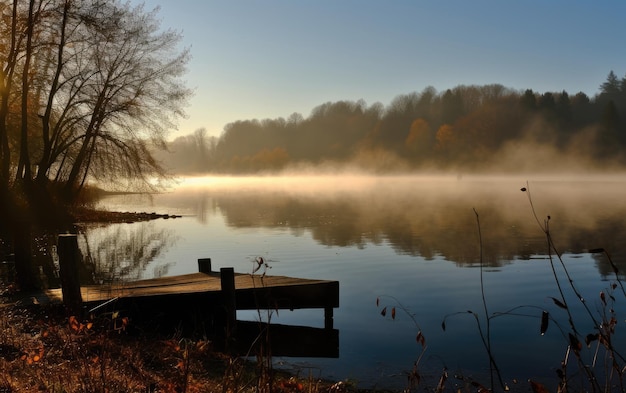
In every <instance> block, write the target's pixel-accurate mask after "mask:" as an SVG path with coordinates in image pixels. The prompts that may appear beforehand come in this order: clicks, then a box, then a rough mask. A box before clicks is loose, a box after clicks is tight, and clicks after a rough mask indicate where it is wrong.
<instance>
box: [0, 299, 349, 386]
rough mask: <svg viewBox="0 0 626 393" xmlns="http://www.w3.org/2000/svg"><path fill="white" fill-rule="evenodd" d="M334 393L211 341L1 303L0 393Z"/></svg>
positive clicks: (111, 320) (112, 317)
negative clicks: (263, 366) (270, 370)
mask: <svg viewBox="0 0 626 393" xmlns="http://www.w3.org/2000/svg"><path fill="white" fill-rule="evenodd" d="M331 391H332V392H341V391H344V392H345V391H348V388H347V385H345V384H334V385H333V384H331V383H325V382H322V381H319V380H313V379H308V380H307V379H296V378H294V377H292V376H289V375H286V374H279V373H274V374H273V375H272V378H271V379H268V378H267V372H262V370H259V369H258V367H255V365H254V364H252V363H248V362H245V361H243V360H241V359H239V358H235V357H228V356H226V355H224V354H221V353H218V352H216V351H214V350H213V349H212V346H211V343H210V342H208V341H203V340H196V341H192V340H189V339H185V338H181V337H176V336H175V335H174V336H173V337H172V336H170V337H163V336H160V335H159V334H157V333H146V332H144V331H141V330H139V329H138V328H136V327H133V326H132V322H129V321H128V320H127V319H124V318H119V317H118V316H117V315H115V314H107V315H103V316H100V317H98V318H96V319H93V320H83V321H79V320H77V319H76V318H73V317H70V318H67V317H66V316H65V315H64V312H63V309H61V308H59V307H51V306H45V307H44V306H31V307H29V308H24V307H16V306H15V305H14V304H13V303H11V302H9V301H7V298H6V297H4V298H3V304H2V305H0V393H4V392H55V393H56V392H58V393H66V392H67V393H71V392H103V393H104V392H284V393H287V392H331Z"/></svg>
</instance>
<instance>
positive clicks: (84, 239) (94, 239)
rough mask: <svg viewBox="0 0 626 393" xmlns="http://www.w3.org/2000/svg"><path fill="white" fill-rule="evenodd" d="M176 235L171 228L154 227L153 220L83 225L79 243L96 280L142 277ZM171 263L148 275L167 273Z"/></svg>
mask: <svg viewBox="0 0 626 393" xmlns="http://www.w3.org/2000/svg"><path fill="white" fill-rule="evenodd" d="M176 241H177V239H176V237H175V236H174V234H173V231H172V230H171V229H158V230H157V229H155V225H154V223H153V222H138V223H133V224H112V225H107V226H83V227H82V228H81V230H80V236H79V247H80V249H81V252H82V254H83V260H84V262H85V266H86V268H87V269H88V270H89V271H90V273H91V278H92V280H93V282H95V283H108V282H113V281H132V280H138V279H141V278H142V276H143V273H144V271H145V270H146V269H147V268H148V267H149V265H150V264H151V263H152V262H153V261H154V260H155V259H157V258H158V257H159V256H160V255H162V254H164V253H165V252H166V251H167V250H168V249H169V248H170V247H171V246H173V245H174V244H175V243H176ZM170 266H171V263H166V264H159V265H157V266H155V267H154V271H153V272H152V275H151V277H160V276H164V275H167V272H168V270H169V268H170Z"/></svg>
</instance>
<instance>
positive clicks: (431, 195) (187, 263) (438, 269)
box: [85, 174, 626, 387]
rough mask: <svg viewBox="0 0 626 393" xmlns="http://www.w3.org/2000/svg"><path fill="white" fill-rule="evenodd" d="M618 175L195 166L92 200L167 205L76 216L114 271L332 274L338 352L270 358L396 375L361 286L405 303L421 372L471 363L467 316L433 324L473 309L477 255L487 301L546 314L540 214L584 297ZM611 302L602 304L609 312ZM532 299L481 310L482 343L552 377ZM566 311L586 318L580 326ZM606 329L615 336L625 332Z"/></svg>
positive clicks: (607, 238)
mask: <svg viewBox="0 0 626 393" xmlns="http://www.w3.org/2000/svg"><path fill="white" fill-rule="evenodd" d="M625 186H626V176H623V175H604V176H596V175H594V176H591V175H589V176H575V175H567V176H565V175H558V176H557V175H543V176H516V177H513V176H477V175H442V176H409V175H406V176H404V175H398V176H366V175H360V174H352V175H344V176H338V175H330V174H324V175H321V174H308V175H300V176H259V177H215V176H211V177H196V178H186V179H184V180H181V181H180V183H179V184H178V185H177V187H176V188H174V189H172V190H171V191H169V192H165V193H162V194H156V195H151V196H140V195H119V196H111V197H108V198H106V199H104V200H102V201H101V202H100V203H101V206H105V207H107V208H109V209H112V210H127V211H155V212H158V213H168V214H180V215H182V216H183V217H182V218H178V219H174V220H156V221H151V222H147V223H134V224H118V225H113V226H108V227H105V228H102V227H98V228H91V229H89V228H87V229H86V231H85V239H87V241H89V242H91V243H90V244H91V245H90V249H92V250H96V249H99V250H100V251H101V252H102V251H103V250H111V251H110V252H103V255H107V258H108V259H106V258H105V259H106V260H107V261H111V260H117V261H118V266H117V267H113V268H112V269H111V270H109V273H110V272H115V274H117V275H123V272H128V273H131V274H130V276H129V277H130V278H148V277H153V276H163V275H176V274H184V273H191V272H195V271H196V270H197V266H196V260H197V259H198V258H205V257H210V258H212V260H213V264H214V266H215V268H219V267H223V266H233V267H234V268H235V270H236V271H238V272H250V271H251V268H252V264H251V261H252V260H253V258H254V257H255V256H258V255H261V256H264V257H265V258H266V259H267V260H269V261H270V265H271V269H270V270H269V271H268V274H274V275H287V276H292V277H302V278H318V279H332V280H338V281H339V282H340V297H341V299H340V307H339V309H337V310H335V327H336V328H337V329H339V331H340V357H339V359H323V360H320V359H315V360H314V359H277V361H279V363H281V364H282V365H283V366H284V367H287V368H292V369H294V370H296V371H298V370H315V371H314V372H315V373H320V375H322V376H324V377H329V378H337V379H345V378H354V379H356V380H358V381H359V383H360V384H361V385H360V386H368V387H371V386H387V385H391V386H395V387H401V386H402V385H403V384H404V382H405V381H406V379H405V377H404V376H403V373H404V372H406V371H407V369H409V370H410V368H411V366H412V363H413V361H415V356H416V355H415V354H416V347H415V344H414V343H415V326H414V325H413V324H412V322H411V321H410V320H409V318H407V317H406V316H402V315H401V314H398V320H397V321H391V320H390V319H389V317H387V318H383V317H382V316H381V315H380V309H377V308H376V306H375V299H376V298H377V297H381V299H383V302H386V303H385V304H390V305H394V304H395V303H394V302H393V301H392V300H391V297H393V298H395V299H397V300H398V301H400V302H401V303H402V305H403V306H404V307H406V308H407V310H410V312H412V313H414V315H415V317H416V319H417V320H418V322H419V324H420V327H421V328H422V330H423V332H424V335H425V336H426V337H427V339H428V342H429V349H428V356H427V357H426V358H425V359H424V361H423V368H424V370H426V371H428V372H430V373H432V374H433V375H437V373H438V372H440V367H441V365H442V364H443V363H445V364H446V365H447V366H448V367H449V368H451V369H455V370H456V371H459V372H461V371H463V372H465V373H474V374H475V375H483V376H484V373H485V367H488V363H487V364H486V363H485V354H484V349H483V348H482V347H481V345H480V339H479V337H478V336H477V335H476V325H475V323H474V322H473V320H471V319H470V318H463V317H461V318H454V319H451V320H450V321H449V323H448V328H447V330H446V331H445V332H443V331H442V330H441V322H442V318H443V316H445V315H447V314H450V313H454V312H459V311H461V312H464V311H465V310H474V311H475V312H479V311H481V310H482V305H481V302H480V299H481V294H480V284H479V283H480V279H479V271H480V269H478V267H479V266H480V265H481V255H482V262H483V264H484V267H486V273H485V274H486V276H485V288H486V296H487V300H488V304H489V310H490V312H492V313H493V312H504V311H506V310H510V309H511V308H513V307H516V306H519V305H534V306H537V307H539V309H532V310H535V311H533V312H534V313H535V314H536V312H537V311H536V310H540V309H546V310H549V311H550V313H551V315H554V316H555V318H562V317H563V316H564V314H563V312H562V310H559V309H558V307H556V306H555V305H554V304H553V303H552V301H551V300H550V297H555V296H557V297H558V292H556V289H555V288H556V287H555V283H554V278H553V274H552V272H551V270H550V264H549V260H548V255H549V254H550V255H552V256H553V257H554V250H552V251H550V253H549V252H548V247H547V242H546V236H545V233H544V232H543V231H544V229H545V224H546V221H547V220H548V216H549V217H550V219H549V229H550V234H551V236H552V239H553V241H554V245H555V247H556V248H557V251H558V252H559V253H561V254H562V255H563V260H564V262H565V264H566V266H567V267H568V269H569V270H570V273H571V274H572V277H573V280H574V281H575V282H576V283H577V284H578V285H579V286H580V288H581V291H582V292H583V296H585V297H587V298H589V299H591V300H590V302H591V304H592V305H593V307H594V310H595V309H597V308H598V305H597V304H596V303H597V300H596V299H597V296H598V293H599V291H600V290H603V289H605V288H606V287H607V286H608V285H609V282H611V281H612V280H614V279H615V275H614V273H613V270H612V268H611V266H610V264H609V263H608V262H607V260H606V258H605V256H604V255H602V254H590V253H589V250H590V249H594V248H599V247H602V248H604V249H606V250H608V251H609V253H610V255H611V256H612V258H613V260H614V261H615V262H616V264H617V265H618V267H619V269H620V271H622V272H623V271H626V253H625V252H624V251H623V250H624V248H625V247H624V239H625V238H626V225H625V221H624V217H625V216H626V198H624V194H625V190H626V188H624V187H625ZM522 188H526V191H525V192H523V191H522V190H521V189H522ZM529 196H530V198H531V199H529ZM533 211H534V213H533ZM475 212H476V213H477V214H478V220H477V215H476V214H475ZM535 214H536V218H535ZM478 223H480V234H481V238H479V225H478ZM103 234H106V236H104V237H103ZM102 238H105V239H108V240H106V241H105V242H102V241H101V240H98V239H102ZM120 239H121V240H120ZM481 239H482V243H481ZM98 244H99V245H100V246H98ZM103 244H104V245H103ZM481 245H482V247H481ZM98 247H100V248H98ZM122 248H123V249H128V250H134V254H133V255H135V256H134V257H131V256H126V257H124V256H123V255H122V254H120V253H119V252H117V250H120V249H122ZM112 255H115V256H116V258H117V259H111V256H112ZM101 266H103V265H101ZM107 274H108V273H107ZM559 274H561V273H559ZM607 281H608V282H607ZM388 296H391V297H388ZM567 296H569V295H567ZM623 302H624V300H623V299H621V298H618V301H617V302H616V304H615V306H616V307H615V309H616V310H617V312H618V317H622V319H623V316H624V315H623V314H622V313H624V312H625V310H623V306H622V303H623ZM533 312H529V313H530V314H531V317H530V318H522V319H520V318H514V317H504V318H497V319H496V320H497V323H496V324H495V325H494V333H493V334H494V346H495V347H496V348H497V353H496V356H497V357H498V360H499V362H500V367H502V369H503V373H504V374H505V376H506V378H508V380H509V381H510V380H511V379H512V378H517V379H519V380H523V381H526V380H527V379H528V378H529V377H531V376H532V377H537V378H540V379H545V380H546V381H547V383H552V382H553V378H554V368H555V367H557V366H558V364H559V362H560V361H561V360H562V350H564V348H565V347H566V343H565V342H564V341H563V337H562V335H561V334H560V333H559V331H558V329H557V328H552V330H550V331H549V332H548V334H546V336H540V335H538V334H537V331H538V319H537V315H534V314H533ZM539 312H540V311H539ZM581 316H582V317H583V321H582V322H581V326H582V329H581V330H583V331H585V333H586V332H587V330H588V329H591V326H590V325H589V324H588V323H587V322H586V321H585V320H584V313H581V314H577V316H576V318H578V317H581ZM240 318H244V319H245V318H250V319H255V318H256V315H246V314H245V313H242V314H241V315H240ZM496 320H494V321H496ZM273 321H274V322H277V323H285V324H295V325H305V326H319V325H320V324H321V322H322V321H321V314H320V312H319V310H311V311H310V312H309V311H306V310H296V311H295V312H293V313H291V312H281V313H280V316H275V319H273ZM561 322H563V321H561ZM564 326H566V323H565V324H564ZM620 332H621V330H620ZM620 334H621V335H618V336H616V340H617V341H616V343H620V345H622V344H624V345H626V342H622V341H623V337H622V336H623V332H621V333H620ZM537 353H542V354H543V355H542V358H541V359H537V358H536V354H537ZM442 362H443V363H442ZM572 367H574V366H572ZM304 372H308V371H304ZM551 381H552V382H551Z"/></svg>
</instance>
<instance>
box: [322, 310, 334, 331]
mask: <svg viewBox="0 0 626 393" xmlns="http://www.w3.org/2000/svg"><path fill="white" fill-rule="evenodd" d="M332 328H333V308H332V307H326V308H324V329H332Z"/></svg>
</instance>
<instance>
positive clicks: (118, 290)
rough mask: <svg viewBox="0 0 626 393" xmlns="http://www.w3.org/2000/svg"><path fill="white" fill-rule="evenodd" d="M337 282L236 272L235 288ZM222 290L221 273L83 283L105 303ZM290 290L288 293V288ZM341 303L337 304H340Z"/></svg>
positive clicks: (52, 293)
mask: <svg viewBox="0 0 626 393" xmlns="http://www.w3.org/2000/svg"><path fill="white" fill-rule="evenodd" d="M331 283H335V282H334V281H329V280H313V279H302V278H292V277H285V276H264V277H262V276H260V275H251V274H242V273H237V274H235V288H236V290H237V292H240V291H243V292H246V291H257V290H259V291H269V290H276V292H277V293H279V294H280V293H283V292H285V288H287V289H293V290H296V291H301V288H302V287H305V288H313V287H315V286H317V285H322V286H324V285H328V284H331ZM220 291H221V282H220V274H219V273H217V272H215V273H209V274H207V273H191V274H185V275H180V276H171V277H162V278H153V279H147V280H139V281H134V282H128V283H120V284H112V285H89V286H81V295H82V298H83V301H84V302H88V303H91V302H104V301H107V300H110V299H112V298H133V297H145V296H160V295H174V294H184V293H209V292H215V293H218V292H220ZM287 292H289V291H288V290H287ZM44 295H45V296H46V297H47V298H48V299H50V301H59V302H60V301H62V298H63V295H62V291H61V289H49V290H46V291H45V292H44ZM337 306H338V305H337Z"/></svg>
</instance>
